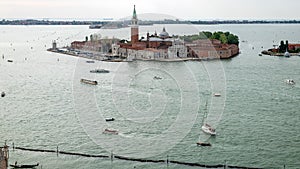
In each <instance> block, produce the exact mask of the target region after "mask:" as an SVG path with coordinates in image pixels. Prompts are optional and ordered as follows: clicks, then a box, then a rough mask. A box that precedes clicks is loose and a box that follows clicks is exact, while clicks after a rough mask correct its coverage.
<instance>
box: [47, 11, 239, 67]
mask: <svg viewBox="0 0 300 169" xmlns="http://www.w3.org/2000/svg"><path fill="white" fill-rule="evenodd" d="M138 22H139V21H138V18H137V14H136V9H135V6H134V9H133V15H132V19H131V24H130V27H131V39H130V41H128V40H125V39H117V38H112V39H109V38H106V39H105V38H104V39H103V38H101V36H100V35H97V34H92V35H90V36H89V37H88V36H86V37H85V40H84V41H74V42H72V43H71V45H70V46H69V47H64V48H57V46H56V42H55V41H54V42H53V45H52V48H50V49H48V51H52V52H58V53H63V54H69V55H73V56H78V57H85V58H89V59H95V60H102V61H117V62H119V61H133V60H150V61H187V60H208V59H228V58H232V57H234V56H236V55H238V54H239V47H238V45H239V38H238V36H237V35H234V34H232V33H230V32H221V31H218V32H213V33H212V32H207V31H206V32H199V33H198V34H195V35H183V36H179V35H172V36H170V35H169V33H168V32H167V30H166V28H165V27H163V29H162V31H161V32H160V33H159V34H158V33H157V32H153V33H152V34H150V33H149V32H147V34H146V35H144V36H141V37H140V35H139V23H138Z"/></svg>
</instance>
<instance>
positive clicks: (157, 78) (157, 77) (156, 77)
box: [153, 76, 162, 80]
mask: <svg viewBox="0 0 300 169" xmlns="http://www.w3.org/2000/svg"><path fill="white" fill-rule="evenodd" d="M153 79H156V80H160V79H162V78H161V77H159V76H154V77H153Z"/></svg>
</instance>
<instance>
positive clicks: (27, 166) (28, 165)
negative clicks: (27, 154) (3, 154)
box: [9, 162, 39, 168]
mask: <svg viewBox="0 0 300 169" xmlns="http://www.w3.org/2000/svg"><path fill="white" fill-rule="evenodd" d="M9 166H10V167H12V168H35V167H37V166H39V163H37V164H23V165H21V164H17V162H16V163H15V164H10V165H9Z"/></svg>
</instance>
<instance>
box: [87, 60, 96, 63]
mask: <svg viewBox="0 0 300 169" xmlns="http://www.w3.org/2000/svg"><path fill="white" fill-rule="evenodd" d="M86 63H95V61H93V60H87V61H86Z"/></svg>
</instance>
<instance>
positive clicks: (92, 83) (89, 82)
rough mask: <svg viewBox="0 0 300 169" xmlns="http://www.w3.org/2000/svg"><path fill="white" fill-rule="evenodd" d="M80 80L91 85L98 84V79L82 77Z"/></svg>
mask: <svg viewBox="0 0 300 169" xmlns="http://www.w3.org/2000/svg"><path fill="white" fill-rule="evenodd" d="M80 82H82V83H86V84H90V85H97V84H98V82H97V81H96V80H88V79H81V80H80Z"/></svg>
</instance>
